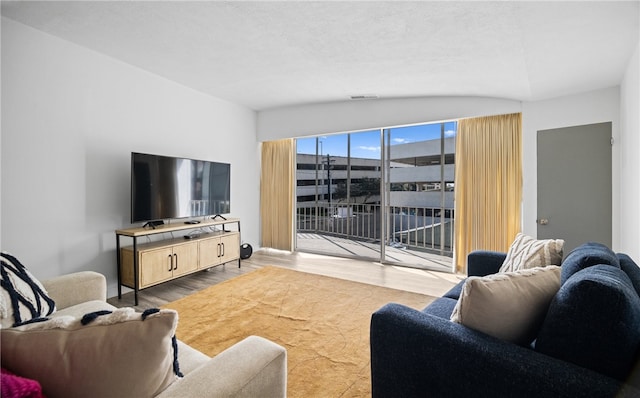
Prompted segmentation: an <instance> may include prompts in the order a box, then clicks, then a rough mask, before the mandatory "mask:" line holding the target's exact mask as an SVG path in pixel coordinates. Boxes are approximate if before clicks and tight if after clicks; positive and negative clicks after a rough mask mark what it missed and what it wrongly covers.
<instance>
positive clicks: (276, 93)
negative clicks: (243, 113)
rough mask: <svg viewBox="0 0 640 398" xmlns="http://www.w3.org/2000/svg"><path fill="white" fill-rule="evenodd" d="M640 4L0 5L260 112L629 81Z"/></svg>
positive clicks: (552, 92)
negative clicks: (364, 99)
mask: <svg viewBox="0 0 640 398" xmlns="http://www.w3.org/2000/svg"><path fill="white" fill-rule="evenodd" d="M639 4H640V3H639V2H638V1H623V2H611V1H603V2H595V1H569V2H546V1H545V2H542V1H540V2H538V1H534V2H522V1H498V2H483V1H470V2H461V1H441V2H435V1H419V2H408V1H384V2H365V1H318V2H312V1H310V2H308V1H275V2H274V1H256V2H250V1H234V2H227V1H194V2H186V1H113V2H111V1H104V2H96V1H69V2H63V1H41V2H38V1H15V2H14V1H2V15H3V16H5V17H7V18H10V19H13V20H15V21H18V22H20V23H23V24H25V25H29V26H32V27H34V28H36V29H39V30H41V31H44V32H47V33H49V34H51V35H54V36H58V37H60V38H63V39H65V40H68V41H70V42H73V43H76V44H78V45H80V46H83V47H86V48H89V49H91V50H94V51H97V52H100V53H103V54H105V55H108V56H110V57H113V58H116V59H118V60H121V61H123V62H126V63H129V64H131V65H135V66H137V67H139V68H142V69H144V70H147V71H149V72H152V73H154V74H157V75H160V76H163V77H165V78H167V79H170V80H173V81H176V82H178V83H180V84H183V85H185V86H188V87H191V88H193V89H195V90H198V91H201V92H204V93H207V94H210V95H212V96H215V97H218V98H221V99H224V100H228V101H231V102H234V103H238V104H241V105H244V106H247V107H249V108H251V109H255V110H264V109H271V108H278V107H283V106H289V105H297V104H310V103H322V102H334V101H344V100H348V99H350V98H351V97H353V96H377V97H378V98H407V97H423V96H440V95H447V96H450V95H453V96H456V95H460V96H487V97H499V98H505V99H514V100H523V101H527V100H538V99H545V98H552V97H556V96H562V95H568V94H574V93H578V92H584V91H589V90H594V89H599V88H604V87H610V86H615V85H617V84H618V83H620V80H621V79H622V76H623V74H624V70H625V68H626V66H627V64H628V61H629V59H630V56H631V55H632V52H633V50H634V48H635V46H636V45H637V43H638V40H639V33H638V21H639V13H640V11H639V10H640V9H639Z"/></svg>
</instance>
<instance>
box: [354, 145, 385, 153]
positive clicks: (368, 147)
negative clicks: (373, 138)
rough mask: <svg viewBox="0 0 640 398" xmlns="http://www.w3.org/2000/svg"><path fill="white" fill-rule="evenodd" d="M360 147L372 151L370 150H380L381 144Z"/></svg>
mask: <svg viewBox="0 0 640 398" xmlns="http://www.w3.org/2000/svg"><path fill="white" fill-rule="evenodd" d="M358 149H362V150H363V151H370V152H380V147H379V146H359V147H358Z"/></svg>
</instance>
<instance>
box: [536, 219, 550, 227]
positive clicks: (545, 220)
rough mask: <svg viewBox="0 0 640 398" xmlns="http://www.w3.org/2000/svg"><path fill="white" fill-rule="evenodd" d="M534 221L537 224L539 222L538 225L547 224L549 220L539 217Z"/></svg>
mask: <svg viewBox="0 0 640 398" xmlns="http://www.w3.org/2000/svg"><path fill="white" fill-rule="evenodd" d="M536 222H537V223H538V224H540V225H547V224H549V220H548V219H546V218H540V219H537V220H536Z"/></svg>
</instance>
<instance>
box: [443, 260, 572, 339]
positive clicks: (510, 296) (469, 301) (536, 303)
mask: <svg viewBox="0 0 640 398" xmlns="http://www.w3.org/2000/svg"><path fill="white" fill-rule="evenodd" d="M559 288H560V267H558V266H548V267H536V268H531V269H523V270H520V271H516V272H506V273H498V274H493V275H488V276H485V277H476V276H472V277H469V278H468V279H467V281H466V282H465V284H464V287H463V289H462V294H461V295H460V299H459V300H458V304H457V305H456V307H455V309H454V310H453V313H452V314H451V320H452V321H453V322H457V323H460V324H463V325H465V326H467V327H469V328H471V329H475V330H478V331H480V332H483V333H486V334H488V335H491V336H494V337H497V338H500V339H502V340H507V341H510V342H513V343H516V344H521V345H526V344H530V343H531V342H532V341H533V339H534V338H535V335H536V334H537V332H538V329H539V327H540V325H541V324H542V321H543V320H544V317H545V314H546V312H547V309H548V307H549V303H550V302H551V300H552V299H553V296H554V295H555V294H556V293H557V292H558V289H559Z"/></svg>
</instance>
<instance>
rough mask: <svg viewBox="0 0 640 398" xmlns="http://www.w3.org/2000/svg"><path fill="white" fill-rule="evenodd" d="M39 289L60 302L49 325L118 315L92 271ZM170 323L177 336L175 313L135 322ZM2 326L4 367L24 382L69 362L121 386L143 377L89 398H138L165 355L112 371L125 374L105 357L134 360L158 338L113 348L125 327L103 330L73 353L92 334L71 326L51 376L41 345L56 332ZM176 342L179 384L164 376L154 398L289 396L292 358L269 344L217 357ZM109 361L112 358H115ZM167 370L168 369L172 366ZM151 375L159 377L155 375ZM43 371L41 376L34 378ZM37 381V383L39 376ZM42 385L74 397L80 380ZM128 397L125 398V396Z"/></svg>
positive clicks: (253, 341) (245, 345) (245, 343)
mask: <svg viewBox="0 0 640 398" xmlns="http://www.w3.org/2000/svg"><path fill="white" fill-rule="evenodd" d="M42 284H43V286H44V287H45V289H46V290H47V292H48V294H49V296H50V297H51V298H52V299H53V300H54V301H55V303H56V312H55V313H54V314H53V315H51V316H50V317H49V318H51V319H57V321H58V322H59V323H64V322H67V323H69V321H68V320H69V319H72V318H70V317H69V316H71V317H74V318H76V319H78V318H82V316H83V315H85V314H87V313H92V312H95V311H100V310H110V311H121V310H116V308H115V307H113V306H111V305H110V304H108V303H107V302H106V280H105V277H104V276H103V275H101V274H98V273H95V272H78V273H74V274H69V275H64V276H60V277H57V278H54V279H51V280H47V281H43V282H42ZM131 312H133V311H131ZM114 313H115V312H114ZM125 316H132V314H131V313H129V315H126V313H125ZM136 316H139V314H137V313H136ZM65 317H66V318H65ZM172 317H173V318H175V319H173V318H172ZM165 318H166V319H168V321H167V322H168V325H169V327H171V322H173V323H174V324H173V327H174V329H173V330H175V324H177V316H176V313H175V312H173V313H171V311H167V313H166V314H164V313H163V314H157V316H156V317H155V318H153V319H155V320H153V321H152V322H149V321H144V322H140V321H138V322H137V324H139V325H140V324H141V325H143V326H144V327H147V328H151V327H154V328H155V329H158V328H160V327H161V326H158V327H156V326H155V325H154V324H153V322H161V321H162V319H165ZM65 319H66V320H65ZM149 319H152V317H149ZM172 319H173V320H172ZM4 321H6V320H3V323H5V325H3V329H2V339H1V340H0V341H1V342H2V344H1V346H2V366H3V367H5V368H9V369H10V370H12V371H13V372H14V373H16V374H19V375H21V376H22V375H23V374H21V373H24V372H26V373H29V372H32V371H33V372H35V373H32V374H36V375H38V374H44V375H47V376H46V377H43V378H47V377H50V373H51V372H52V371H53V372H55V371H56V367H57V366H59V367H60V368H63V367H64V366H66V365H67V364H66V362H68V361H71V360H74V361H86V364H83V365H82V367H86V368H91V367H93V368H95V369H94V370H95V371H98V372H101V373H102V372H103V373H104V374H109V373H111V372H112V371H113V372H114V374H115V375H117V378H118V379H122V376H123V375H124V376H128V375H129V374H130V373H131V372H134V373H135V372H136V371H138V370H140V372H141V373H142V374H141V375H135V378H134V380H135V382H133V383H132V382H130V381H129V382H128V383H129V385H130V386H129V387H127V386H124V387H123V386H121V385H120V383H119V380H107V381H105V383H107V384H105V386H103V387H106V388H105V390H106V391H102V392H100V393H97V394H96V393H95V392H94V391H85V393H86V396H111V395H112V392H115V391H117V392H118V395H120V396H122V395H121V394H122V391H123V388H124V391H131V394H134V393H133V391H140V390H135V388H133V387H134V386H138V385H139V384H143V383H144V382H146V381H147V379H151V378H152V376H151V375H150V372H149V371H144V372H143V371H142V368H144V367H145V366H147V365H149V363H148V362H149V361H156V359H155V356H156V355H160V354H158V352H159V351H161V349H160V348H159V349H157V350H156V349H151V350H149V351H148V353H149V359H148V360H147V358H140V357H141V354H135V355H133V354H132V355H131V358H132V359H131V360H130V361H131V362H136V361H139V362H136V363H137V364H135V365H134V364H131V365H132V366H133V370H124V369H114V368H116V367H120V368H121V367H122V366H123V365H122V364H119V365H117V366H112V364H113V363H114V361H111V364H110V363H105V361H107V359H105V358H110V357H109V355H118V357H117V358H121V357H123V356H126V355H129V353H130V352H132V351H134V350H135V349H138V346H139V345H141V344H144V342H145V340H148V339H151V338H153V337H152V334H153V333H151V332H150V331H149V330H146V329H145V331H144V333H145V335H144V336H143V337H142V340H141V342H136V341H137V340H136V339H135V338H137V337H138V336H134V337H133V338H129V337H126V338H124V337H117V338H118V340H117V341H115V342H114V341H111V340H108V339H109V338H116V337H113V336H119V335H117V333H121V332H122V330H120V329H117V330H116V328H123V327H124V326H122V325H123V323H120V324H117V325H111V326H103V327H102V329H100V327H99V326H95V327H94V328H93V329H92V331H91V333H94V335H96V336H98V337H96V338H95V342H96V343H95V344H93V343H92V342H90V343H88V344H86V343H85V344H84V345H85V346H86V347H85V348H83V349H82V350H80V351H79V352H76V347H77V346H78V345H80V344H79V343H74V344H75V346H71V345H70V344H71V343H69V342H68V341H67V340H68V339H69V338H70V336H72V335H73V336H74V338H75V337H77V336H78V334H79V333H88V332H87V331H88V330H89V329H90V328H89V327H87V326H82V327H77V328H76V329H79V331H78V330H76V331H73V330H71V329H73V327H71V328H70V327H67V330H62V331H61V330H56V331H55V333H58V334H57V335H56V336H55V337H54V338H55V339H56V341H55V343H56V344H57V342H58V341H60V340H64V344H66V345H63V348H59V349H58V351H59V352H58V353H56V355H55V356H59V358H55V361H52V365H51V366H52V367H50V368H48V369H47V368H38V367H41V366H44V365H40V364H41V363H43V362H46V361H45V359H46V358H43V357H42V355H50V354H42V352H43V351H46V350H48V349H50V346H51V343H46V344H47V345H44V344H45V343H43V340H44V339H43V337H42V336H45V335H44V334H45V333H47V334H46V336H48V337H50V336H51V333H52V331H51V330H40V329H42V327H41V326H34V325H36V324H32V325H26V326H20V327H17V328H11V327H9V328H8V327H6V322H4ZM165 323H166V322H165ZM129 324H130V325H132V326H133V327H139V326H136V325H135V324H136V323H135V322H130V323H129ZM30 327H35V328H37V330H30V329H29V328H30ZM98 330H102V332H96V331H98ZM105 330H107V331H105ZM136 330H137V329H136ZM95 333H98V334H95ZM100 333H101V334H100ZM126 333H129V332H126ZM141 333H142V332H141ZM172 333H173V332H172ZM29 339H31V340H29ZM166 343H167V340H166V338H165V341H164V343H162V346H163V347H162V349H163V350H165V351H171V353H172V355H173V353H174V350H172V349H171V347H167V346H170V345H171V341H168V344H166ZM173 343H174V344H176V343H177V348H178V363H179V369H180V371H181V372H182V374H183V375H184V376H183V377H177V376H175V374H174V372H168V371H167V370H164V372H165V373H166V374H165V375H161V378H164V379H163V380H164V384H163V386H162V388H163V390H162V391H161V392H159V393H158V394H156V395H155V396H157V397H181V398H183V397H285V396H286V386H287V353H286V350H285V349H284V348H283V347H281V346H279V345H277V344H275V343H273V342H271V341H269V340H266V339H264V338H261V337H257V336H250V337H248V338H246V339H244V340H242V341H240V342H238V343H237V344H235V345H233V346H231V347H230V348H228V349H227V350H225V351H223V352H222V353H220V354H219V355H217V356H215V357H213V358H210V357H208V356H207V355H205V354H203V353H201V352H199V351H197V350H195V349H193V348H191V347H190V346H188V345H186V344H184V343H182V342H180V341H177V340H175V338H174V339H173ZM38 344H43V346H42V347H40V348H39V347H38ZM111 344H112V346H111ZM27 345H28V347H27ZM123 348H124V350H123V353H121V354H117V351H118V350H122V349H123ZM29 350H32V351H33V350H36V352H29ZM99 350H102V351H99ZM141 352H144V351H141ZM163 355H164V354H163ZM39 356H40V357H39ZM165 356H166V355H165ZM69 358H73V359H69ZM78 358H80V359H78ZM111 358H112V359H113V357H111ZM174 359H175V358H174V357H171V358H170V359H169V360H170V361H174ZM30 361H31V362H30ZM56 362H58V363H59V364H64V366H62V365H56ZM129 363H130V362H129V360H127V361H126V362H125V363H124V366H128V365H129ZM170 365H171V364H170V363H169V366H170ZM158 367H164V368H167V361H166V360H164V362H162V366H160V365H158ZM36 368H37V369H36ZM76 369H77V368H76ZM152 370H153V371H155V369H153V368H152ZM38 371H40V372H42V373H37V372H38ZM82 371H83V372H84V369H82ZM118 371H121V373H120V374H118ZM122 372H124V373H122ZM67 373H68V372H67ZM169 373H170V374H169ZM26 376H29V375H26ZM106 377H107V376H104V375H102V374H101V379H104V378H106ZM33 378H35V379H36V380H37V378H36V377H33ZM65 378H66V379H65ZM125 378H126V377H125ZM38 381H40V382H41V384H42V387H43V390H44V391H43V392H44V393H45V394H47V396H48V397H50V398H52V397H53V398H55V396H56V395H57V394H58V393H59V392H61V391H64V395H65V396H72V395H73V394H67V392H68V390H72V388H70V387H68V386H69V385H71V384H73V385H75V383H76V382H78V383H80V382H82V381H81V380H77V379H76V380H74V378H73V375H71V376H70V375H61V376H60V377H55V378H53V380H49V381H41V380H38ZM138 381H139V382H138ZM101 382H102V380H101ZM65 383H66V384H65ZM109 383H111V384H109ZM49 384H51V387H50V389H49V391H48V390H47V387H48V385H49ZM166 385H168V387H166ZM110 386H111V387H112V388H113V389H112V390H110V388H109V387H110ZM165 387H166V388H165ZM129 388H131V389H129ZM52 391H53V394H52ZM124 395H127V393H125V394H124ZM135 395H138V392H136V393H135Z"/></svg>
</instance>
